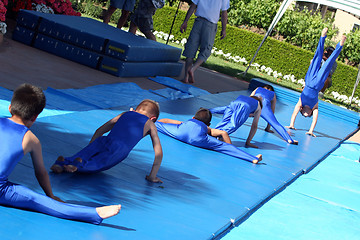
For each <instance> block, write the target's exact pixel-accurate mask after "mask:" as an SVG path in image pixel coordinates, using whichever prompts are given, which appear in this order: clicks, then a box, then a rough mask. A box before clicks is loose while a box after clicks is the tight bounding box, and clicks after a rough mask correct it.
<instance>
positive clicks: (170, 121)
mask: <svg viewBox="0 0 360 240" xmlns="http://www.w3.org/2000/svg"><path fill="white" fill-rule="evenodd" d="M158 122H162V123H172V124H182V122H181V121H178V120H174V119H170V118H163V119H160V120H158Z"/></svg>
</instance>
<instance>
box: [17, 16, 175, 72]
mask: <svg viewBox="0 0 360 240" xmlns="http://www.w3.org/2000/svg"><path fill="white" fill-rule="evenodd" d="M13 39H14V40H16V41H19V42H22V43H24V44H27V45H30V46H33V47H35V48H38V49H41V50H44V51H46V52H49V53H52V54H55V55H57V56H60V57H63V58H66V59H69V60H72V61H75V62H78V63H81V64H83V65H86V66H89V67H92V68H96V69H99V70H101V71H104V72H107V73H110V74H113V75H115V76H119V77H150V76H179V75H180V73H181V69H182V64H181V63H179V59H180V55H181V49H178V48H175V47H171V46H168V45H165V44H162V43H158V42H155V41H152V40H148V39H145V38H143V37H139V36H135V35H134V34H132V33H128V32H125V31H122V30H120V29H118V28H114V27H112V26H109V25H107V24H104V23H101V22H99V21H96V20H93V19H90V18H85V17H77V16H66V15H54V14H47V13H40V12H35V11H28V10H21V11H20V12H19V14H18V18H17V26H16V28H15V31H14V33H13Z"/></svg>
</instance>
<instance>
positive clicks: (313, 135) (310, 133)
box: [306, 132, 316, 137]
mask: <svg viewBox="0 0 360 240" xmlns="http://www.w3.org/2000/svg"><path fill="white" fill-rule="evenodd" d="M306 134H307V135H310V136H312V137H316V135H315V134H314V133H313V132H307V133H306Z"/></svg>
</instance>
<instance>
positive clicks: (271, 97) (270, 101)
mask: <svg viewBox="0 0 360 240" xmlns="http://www.w3.org/2000/svg"><path fill="white" fill-rule="evenodd" d="M250 96H258V97H261V99H262V105H263V108H262V110H261V115H260V116H261V117H262V118H263V119H264V120H265V121H266V122H267V123H268V124H267V126H266V128H265V131H266V132H270V133H273V131H272V130H270V125H271V126H272V127H273V128H274V129H275V131H276V132H277V133H278V134H279V135H280V136H281V137H282V138H283V139H284V140H285V141H286V142H288V143H290V144H295V145H297V144H298V141H296V140H294V139H292V138H291V136H290V135H289V133H288V132H287V131H286V129H285V128H284V127H283V126H282V125H281V124H280V123H279V122H278V120H277V119H276V117H275V115H274V113H275V105H276V95H275V92H274V88H273V87H272V86H271V85H264V86H263V87H258V88H256V89H255V90H254V91H253V92H252V93H251V94H250Z"/></svg>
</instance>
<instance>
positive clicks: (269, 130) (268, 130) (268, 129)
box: [265, 128, 274, 133]
mask: <svg viewBox="0 0 360 240" xmlns="http://www.w3.org/2000/svg"><path fill="white" fill-rule="evenodd" d="M265 132H269V133H274V131H273V130H271V129H270V128H265Z"/></svg>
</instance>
